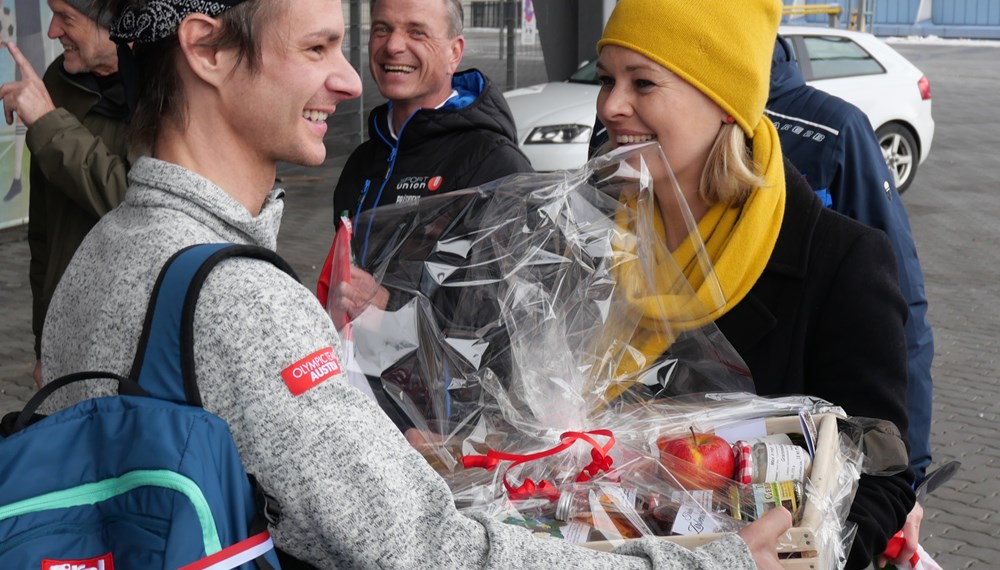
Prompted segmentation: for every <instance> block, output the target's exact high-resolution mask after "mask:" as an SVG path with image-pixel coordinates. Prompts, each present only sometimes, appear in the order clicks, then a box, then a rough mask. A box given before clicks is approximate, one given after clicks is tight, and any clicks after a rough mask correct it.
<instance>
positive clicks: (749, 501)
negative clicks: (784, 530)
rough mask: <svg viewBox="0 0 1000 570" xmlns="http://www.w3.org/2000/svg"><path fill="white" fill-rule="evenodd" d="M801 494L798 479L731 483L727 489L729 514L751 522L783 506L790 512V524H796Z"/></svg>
mask: <svg viewBox="0 0 1000 570" xmlns="http://www.w3.org/2000/svg"><path fill="white" fill-rule="evenodd" d="M803 496H804V495H803V489H802V482H800V481H775V482H773V483H751V484H750V485H733V486H732V487H730V489H729V516H731V517H732V518H734V519H736V520H738V521H747V522H753V521H755V520H757V519H759V518H760V517H762V516H763V515H764V513H766V512H767V511H769V510H771V509H773V508H776V507H785V508H786V509H788V512H790V513H792V524H797V523H798V521H799V518H800V516H801V514H802V507H803V505H804V503H803Z"/></svg>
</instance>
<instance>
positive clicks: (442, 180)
mask: <svg viewBox="0 0 1000 570" xmlns="http://www.w3.org/2000/svg"><path fill="white" fill-rule="evenodd" d="M371 9H372V24H371V37H370V38H369V40H368V53H369V65H370V68H371V73H372V77H373V78H374V79H375V83H376V84H377V85H378V88H379V92H381V93H382V96H383V97H385V98H386V99H388V100H389V101H388V102H387V103H385V104H383V105H380V106H379V107H376V108H375V109H374V110H373V111H372V113H371V115H370V116H369V118H368V140H367V141H365V142H364V143H362V144H361V146H359V147H358V148H356V149H355V150H354V152H353V153H352V154H351V156H350V158H349V159H348V160H347V163H346V165H345V166H344V170H343V173H342V174H341V176H340V180H339V181H338V183H337V189H336V191H335V192H334V195H333V206H334V213H335V216H337V217H338V219H339V216H340V215H341V214H342V213H343V212H345V211H347V212H348V213H349V216H350V217H351V218H352V219H357V217H358V214H359V213H361V212H363V211H365V210H370V209H372V208H378V207H380V206H385V205H390V204H401V203H405V202H411V201H415V200H419V199H420V198H421V197H424V196H430V195H434V194H440V193H445V192H450V191H452V190H459V189H462V188H470V187H473V186H479V185H481V184H484V183H486V182H489V181H491V180H495V179H497V178H500V177H502V176H506V175H508V174H514V173H517V172H530V171H531V170H532V168H531V163H530V162H529V161H528V159H527V158H526V157H525V156H524V154H523V153H522V152H521V150H520V149H519V148H518V146H517V129H516V127H515V125H514V118H513V117H512V116H511V113H510V109H509V108H508V106H507V102H506V101H505V100H504V98H503V95H502V94H501V93H500V91H499V89H497V88H496V87H495V86H494V85H493V84H492V83H491V82H490V80H489V79H488V78H487V77H486V76H485V75H484V74H483V73H481V72H480V71H478V70H475V69H470V70H467V71H463V72H460V73H455V71H456V70H457V69H458V66H459V64H460V63H461V61H462V54H463V53H464V51H465V38H464V37H463V36H462V22H463V12H462V5H461V2H460V1H459V0H431V1H428V0H377V1H375V2H373V3H372V8H371ZM367 219H368V220H371V218H367ZM370 225H371V224H370V222H365V223H362V224H361V226H360V227H355V228H354V231H355V234H357V235H358V236H359V238H361V239H363V236H364V235H365V234H366V233H368V232H371V227H370ZM356 226H357V225H356ZM330 257H331V258H332V255H331V256H330ZM331 258H328V259H327V266H326V267H325V268H324V270H323V271H322V272H321V273H320V287H319V289H320V290H319V293H320V298H321V300H322V301H324V302H325V301H326V294H325V292H326V287H327V282H326V280H327V279H328V278H329V264H330V261H331ZM358 261H359V262H361V263H364V261H365V260H364V259H359V260H358ZM358 281H359V280H358V279H354V280H353V283H354V287H355V288H356V289H357V290H352V291H351V292H350V293H351V294H353V295H354V298H355V300H357V301H358V302H359V303H361V304H364V303H363V301H367V300H368V299H370V298H371V297H372V292H371V288H370V287H371V283H368V282H367V280H364V279H363V278H362V279H361V281H362V283H358ZM348 297H350V295H348ZM349 302H350V301H349ZM355 304H356V303H353V302H351V303H350V305H351V306H355ZM348 312H349V313H353V311H350V310H349V311H348ZM351 316H352V317H353V316H354V315H353V314H351Z"/></svg>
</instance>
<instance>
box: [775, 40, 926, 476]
mask: <svg viewBox="0 0 1000 570" xmlns="http://www.w3.org/2000/svg"><path fill="white" fill-rule="evenodd" d="M766 113H767V116H768V117H769V118H770V119H771V120H772V121H773V122H774V126H775V128H777V130H778V135H779V136H780V138H781V149H782V151H783V152H784V153H785V156H786V157H787V158H788V159H789V160H790V161H791V162H792V164H794V165H795V167H796V168H798V169H799V171H800V172H801V173H802V175H803V176H804V177H805V179H806V182H808V183H809V186H810V187H811V188H812V189H813V190H814V191H815V192H816V194H817V195H819V197H820V199H822V200H823V203H824V204H825V205H826V206H828V207H831V208H833V209H834V210H836V211H837V212H840V213H841V214H844V215H845V216H848V217H850V218H853V219H855V220H857V221H859V222H861V223H863V224H865V225H868V226H871V227H873V228H877V229H880V230H882V231H884V232H885V233H886V235H888V236H889V241H890V242H892V248H893V251H895V253H896V262H897V264H898V265H899V286H900V289H901V290H902V292H903V296H904V297H905V298H906V302H907V304H908V305H909V316H908V319H907V322H906V345H907V374H908V377H909V382H908V387H907V394H906V401H907V413H908V415H909V417H910V426H909V432H908V440H909V444H910V465H911V466H912V467H913V471H914V473H915V474H916V478H917V482H918V483H919V482H920V480H922V479H923V477H924V474H925V472H926V470H927V467H928V465H930V463H931V444H930V431H931V399H932V379H931V360H933V358H934V336H933V333H932V331H931V325H930V323H929V322H928V320H927V296H926V295H925V293H924V274H923V271H922V270H921V268H920V260H919V259H918V258H917V248H916V246H915V245H914V243H913V235H912V233H911V232H910V222H909V218H908V217H907V215H906V209H905V208H904V207H903V203H902V201H901V200H900V198H899V194H898V193H897V192H896V187H895V185H894V183H893V179H892V176H891V175H890V173H889V169H888V167H886V164H885V160H884V159H883V158H882V150H881V148H880V146H879V144H878V140H877V139H876V137H875V132H874V131H873V130H872V126H871V123H870V122H869V121H868V117H867V116H866V115H865V114H864V112H863V111H861V109H858V108H857V107H855V106H854V105H852V104H851V103H848V102H847V101H844V100H843V99H840V98H838V97H834V96H833V95H830V94H829V93H826V92H824V91H821V90H819V89H816V88H815V87H812V86H810V85H806V82H805V79H804V78H803V77H802V73H801V72H800V71H799V67H798V65H797V64H796V63H795V58H794V53H793V52H792V48H791V46H790V44H789V43H788V41H787V40H786V39H785V38H782V37H780V36H779V37H778V38H777V41H776V42H775V45H774V56H773V58H772V60H771V90H770V94H769V95H768V101H767V109H766Z"/></svg>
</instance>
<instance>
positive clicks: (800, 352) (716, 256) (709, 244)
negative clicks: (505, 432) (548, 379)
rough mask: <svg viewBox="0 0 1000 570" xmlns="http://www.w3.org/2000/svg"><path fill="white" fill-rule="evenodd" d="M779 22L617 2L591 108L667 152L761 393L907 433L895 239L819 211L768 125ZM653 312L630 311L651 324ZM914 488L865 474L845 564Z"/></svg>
mask: <svg viewBox="0 0 1000 570" xmlns="http://www.w3.org/2000/svg"><path fill="white" fill-rule="evenodd" d="M780 17H781V2H780V0H738V1H723V0H620V1H619V2H618V4H617V6H616V7H615V9H614V12H613V13H612V15H611V18H610V20H609V21H608V24H607V27H606V28H605V30H604V34H603V36H602V38H601V40H600V42H598V51H599V54H600V57H599V62H598V71H599V78H600V81H601V84H602V87H601V91H600V95H599V96H598V102H597V114H598V117H599V118H600V120H601V122H602V123H603V124H604V125H605V126H606V127H607V130H608V137H609V142H608V145H609V146H610V147H616V146H623V145H629V144H635V143H643V142H649V141H655V142H658V143H659V144H660V146H661V147H662V148H663V151H664V154H665V156H666V158H667V160H668V162H669V164H670V167H671V169H672V171H673V174H674V175H675V177H676V181H677V183H678V185H679V186H680V190H681V193H682V194H683V196H684V199H685V200H686V201H687V204H688V207H689V209H690V211H691V214H692V215H693V216H694V219H695V221H696V222H697V224H698V233H699V234H700V236H701V238H702V239H703V240H704V242H705V246H706V251H707V252H708V254H709V257H710V258H711V261H712V264H713V266H714V272H715V277H717V281H718V284H719V285H720V286H721V290H722V296H723V297H724V299H723V300H722V302H716V301H715V300H710V299H708V297H709V296H711V295H712V293H711V292H709V291H708V289H713V290H715V291H717V290H718V288H714V287H709V286H707V285H705V286H703V287H700V288H699V282H700V281H707V280H704V279H699V278H697V276H693V278H692V276H689V281H691V283H692V286H694V287H695V290H696V294H698V295H699V296H700V297H701V296H702V295H704V296H705V297H706V299H705V301H706V306H708V307H711V308H712V309H711V314H710V315H709V317H710V318H711V319H712V320H714V321H715V323H716V324H717V325H718V327H719V329H720V330H721V331H722V332H723V333H724V334H725V335H726V337H727V338H728V339H729V341H730V342H731V343H732V344H733V346H734V347H735V348H736V350H737V351H738V352H739V353H740V355H741V356H742V357H743V359H744V360H745V362H746V364H747V366H748V367H749V370H750V373H751V374H752V376H753V379H754V384H755V386H756V389H757V393H758V394H761V395H771V394H808V395H814V396H818V397H821V398H823V399H825V400H828V401H830V402H833V403H834V404H837V405H839V406H842V407H843V408H844V410H845V411H846V412H847V413H848V414H850V415H854V416H864V417H874V418H880V419H884V420H888V421H890V422H892V423H893V424H895V426H896V427H898V429H899V431H900V433H902V434H905V432H906V427H907V418H906V411H905V401H904V397H905V396H904V395H905V393H906V347H905V341H904V333H903V326H904V322H905V315H906V304H905V302H904V301H903V298H902V296H901V294H900V292H899V288H898V285H897V280H896V270H895V262H894V258H893V253H892V249H891V247H890V245H889V241H888V239H887V238H886V237H885V235H883V234H882V233H881V232H878V231H875V230H871V229H869V228H866V227H864V226H862V225H860V224H857V223H855V222H853V221H852V220H849V219H848V218H846V217H842V216H840V215H838V214H836V213H835V212H832V211H830V210H828V209H825V208H823V207H822V205H821V204H820V202H819V200H818V199H817V198H816V197H815V196H814V194H813V192H812V191H811V190H810V189H809V187H808V185H806V184H805V182H804V180H803V179H802V177H801V175H800V174H799V173H798V172H797V171H795V169H794V167H792V166H791V165H790V164H789V163H787V162H785V161H784V159H783V157H782V155H781V149H780V146H779V141H778V136H777V132H776V131H775V129H774V126H773V125H772V124H771V122H770V121H768V120H767V119H765V118H764V104H765V101H766V100H767V90H768V83H769V75H770V62H771V54H772V51H773V47H774V39H775V37H776V35H777V29H778V23H779V21H780ZM652 175H653V178H654V184H653V188H654V194H656V196H657V198H658V203H659V204H660V216H659V217H660V218H662V226H660V227H659V231H661V232H663V235H662V237H663V239H664V241H665V243H666V244H667V246H668V247H669V248H670V250H671V252H672V255H673V256H674V258H675V260H676V261H677V262H678V265H679V266H680V267H682V268H683V267H689V266H690V267H695V266H696V265H697V264H690V265H688V264H685V262H684V260H683V259H679V257H681V252H684V251H685V250H686V246H687V244H688V242H687V238H688V236H687V235H686V233H687V232H686V229H684V228H686V227H687V226H686V224H685V223H684V220H683V214H682V213H681V212H679V211H677V209H676V208H670V207H669V205H668V204H669V203H670V200H669V196H670V195H671V193H672V192H673V186H672V185H671V180H670V178H669V175H668V173H666V172H661V173H656V172H653V173H652ZM691 271H697V269H696V267H695V268H694V269H692V270H691ZM701 289H705V290H706V291H702V290H701ZM662 306H666V305H662V304H660V305H658V304H657V303H648V302H647V304H646V305H644V306H643V307H649V308H637V310H640V311H643V310H645V311H647V313H648V314H646V317H647V318H649V319H656V318H662V316H661V315H659V314H654V311H656V310H657V309H658V307H662ZM661 338H662V335H657V334H655V333H653V332H648V331H646V332H645V334H644V331H643V330H642V327H640V330H638V331H637V332H636V334H635V335H634V336H633V338H632V345H633V346H634V347H635V348H636V349H637V350H638V351H640V352H641V353H643V354H644V355H645V357H646V360H645V362H651V361H655V360H656V359H657V358H659V357H660V356H661V355H662V354H663V353H664V351H665V350H666V349H667V348H668V347H667V344H668V342H669V341H667V340H657V339H661ZM653 366H654V367H655V366H656V365H655V364H654V365H653ZM619 371H620V372H621V368H619ZM906 464H907V460H906V457H905V454H904V456H903V457H901V458H900V462H899V463H898V464H897V465H899V466H905V465H906ZM912 481H913V475H912V472H910V471H909V470H906V471H904V472H902V473H899V474H897V475H893V476H879V477H870V476H868V475H863V476H862V480H861V485H860V488H859V490H858V493H857V496H856V499H855V501H854V503H853V505H852V508H851V514H850V516H849V520H850V521H853V522H855V523H857V524H858V534H857V537H856V540H855V542H854V545H853V548H852V549H851V553H850V556H849V559H848V562H847V568H864V567H866V566H868V564H870V563H871V561H872V559H873V556H874V555H876V554H878V553H881V552H882V551H883V550H884V549H885V547H886V544H887V542H888V539H889V537H891V536H892V535H893V534H894V533H895V532H896V531H897V530H899V529H900V528H901V527H902V526H903V522H904V520H905V518H906V515H907V513H908V512H909V511H910V509H911V508H912V506H913V504H914V494H913V491H912V489H911V484H912Z"/></svg>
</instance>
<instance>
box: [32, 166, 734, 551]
mask: <svg viewBox="0 0 1000 570" xmlns="http://www.w3.org/2000/svg"><path fill="white" fill-rule="evenodd" d="M130 182H131V186H130V188H129V190H128V193H127V195H126V198H125V202H124V203H123V204H122V205H121V206H120V207H119V208H117V209H116V210H114V211H113V212H111V213H110V214H108V215H107V216H105V217H104V218H103V219H102V220H101V222H100V223H99V224H98V225H97V226H96V227H95V228H94V230H93V231H92V232H91V233H90V234H89V235H88V236H87V238H86V240H85V241H84V242H83V244H82V246H81V247H80V249H79V250H78V251H77V253H76V256H75V257H74V258H73V261H72V263H71V264H70V266H69V269H68V270H67V272H66V274H65V276H64V277H63V279H62V281H61V283H60V285H59V287H58V288H57V290H56V292H55V296H54V297H53V300H52V304H51V307H50V308H49V313H48V319H47V321H46V325H45V336H44V338H43V343H42V353H43V355H42V356H43V362H44V367H43V370H44V371H45V376H46V380H51V379H53V378H56V377H58V376H61V375H63V374H66V373H69V372H74V371H80V370H109V371H112V372H117V373H119V374H127V373H128V370H129V368H130V365H131V362H132V358H133V354H134V352H135V348H136V344H137V342H138V336H139V331H140V330H141V328H142V319H143V316H144V314H145V310H146V304H147V300H148V298H149V295H150V292H151V290H152V288H153V282H154V280H155V279H156V276H157V274H158V272H159V270H160V267H161V266H162V265H163V263H164V262H165V261H166V260H167V258H169V257H170V255H172V254H173V253H175V252H176V251H177V250H179V249H180V248H182V247H184V246H187V245H191V244H196V243H204V242H220V241H228V242H235V243H245V244H257V245H261V246H264V247H267V248H271V249H274V248H275V242H276V238H277V234H278V223H279V221H280V218H281V212H282V201H281V193H280V191H276V192H274V193H272V195H271V196H270V197H269V198H268V199H267V201H266V203H265V205H264V208H263V209H262V211H261V213H260V214H259V215H258V216H257V217H256V218H254V217H252V216H250V214H249V213H248V212H247V210H246V209H245V208H243V207H242V206H241V205H240V204H239V203H237V202H236V201H235V200H234V199H233V198H231V197H230V196H229V195H227V194H226V193H225V192H223V191H222V190H221V189H220V188H218V187H217V186H215V185H214V184H212V183H211V182H209V181H208V180H206V179H204V178H202V177H200V176H197V175H195V174H194V173H192V172H190V171H188V170H185V169H183V168H180V167H178V166H176V165H172V164H169V163H165V162H162V161H158V160H154V159H151V158H142V159H140V160H139V161H138V162H136V163H135V165H134V167H133V168H132V172H131V174H130ZM324 347H333V349H334V351H335V352H336V353H337V354H338V355H339V354H340V341H339V339H338V337H337V334H336V332H335V330H334V328H333V325H332V323H331V321H330V319H329V318H328V317H327V315H326V313H325V312H324V310H323V309H322V308H321V307H320V305H319V303H318V302H317V301H316V299H315V298H314V297H313V295H312V293H311V292H310V291H309V290H307V289H306V288H305V287H303V286H302V285H300V284H298V283H296V282H295V281H294V280H293V279H291V278H290V277H288V276H287V275H285V274H284V273H282V272H281V271H280V270H278V269H276V268H275V267H273V266H271V265H270V264H267V263H263V262H259V261H254V260H248V259H233V260H229V261H225V262H223V263H222V264H220V265H219V266H218V267H217V268H216V269H215V271H213V273H212V274H211V276H210V277H209V279H208V281H207V282H206V283H205V286H204V288H203V289H202V292H201V297H200V299H199V301H198V305H197V309H196V311H195V366H196V370H197V374H198V384H199V387H200V390H201V394H202V398H203V402H204V405H205V408H206V409H207V410H209V411H211V412H213V413H215V414H217V415H219V416H220V417H222V418H223V419H225V420H226V421H227V422H229V425H230V426H231V428H232V432H233V434H234V437H235V439H236V444H237V446H238V448H239V451H240V455H241V456H242V458H243V461H244V463H245V466H246V469H247V471H249V472H251V473H254V474H255V475H256V476H257V477H258V479H259V480H260V481H261V483H262V484H263V485H264V487H265V488H266V489H268V490H269V491H270V492H271V493H272V494H274V495H275V496H276V497H277V499H278V500H279V501H280V503H281V505H282V506H283V518H282V520H281V523H280V524H279V525H278V527H277V528H275V529H273V535H274V541H275V543H276V544H277V545H278V546H279V547H281V548H283V549H285V550H287V551H288V552H290V553H291V554H294V555H295V556H298V557H299V558H301V559H303V560H307V561H310V562H312V563H313V564H316V565H317V566H319V567H321V568H402V569H411V568H580V569H587V568H648V567H650V566H652V567H656V568H670V569H681V568H683V569H710V568H711V569H725V570H741V569H751V568H754V565H753V561H752V559H751V558H750V555H749V552H748V550H747V548H746V545H745V544H744V543H743V541H742V540H740V539H739V538H738V537H735V536H727V537H726V538H724V539H722V540H719V541H716V542H715V543H712V544H711V545H709V546H707V547H704V548H702V549H699V550H697V551H689V550H686V549H683V548H680V547H677V546H675V545H673V544H670V543H667V542H664V541H654V540H644V541H637V542H634V543H631V544H629V545H627V546H626V547H625V549H623V550H621V551H620V552H622V553H627V554H631V555H633V556H620V555H616V554H606V553H598V552H593V551H589V550H585V549H582V548H579V547H576V546H573V545H570V544H565V543H563V542H561V541H557V540H538V539H535V538H532V537H531V536H530V535H529V533H528V532H527V531H525V530H524V529H520V528H516V527H513V526H508V525H504V524H502V523H499V522H497V521H494V520H490V519H486V518H470V517H466V516H464V515H462V514H460V513H458V512H457V511H456V510H455V507H454V505H453V503H452V498H451V493H450V492H449V490H448V487H447V486H446V485H445V483H444V481H443V480H442V479H441V478H440V477H439V476H438V475H437V474H436V473H435V472H434V471H433V470H432V469H431V468H430V467H429V466H428V465H427V463H426V462H425V461H424V460H423V459H422V458H421V456H420V455H419V454H418V453H417V452H416V451H414V450H413V449H412V448H411V447H410V446H409V445H407V443H406V441H405V440H404V439H403V437H402V435H401V434H400V433H399V431H398V430H397V429H396V428H395V427H394V426H393V424H392V423H391V422H390V421H389V420H388V418H387V417H386V416H385V415H384V414H383V413H382V411H381V410H380V409H379V408H378V407H377V406H376V405H375V404H374V403H373V402H372V401H371V400H369V399H368V398H366V397H365V396H363V395H362V394H361V393H360V392H358V391H357V390H355V389H354V388H352V387H350V386H349V385H348V384H346V381H345V380H344V378H343V377H340V376H338V377H334V378H332V379H330V380H327V381H325V382H323V383H321V384H319V385H317V386H315V387H314V388H312V389H310V390H308V391H306V392H304V393H303V394H301V395H299V396H297V397H296V396H293V395H292V394H291V392H290V390H289V388H288V387H286V385H285V382H284V381H283V380H282V377H281V371H282V370H283V369H285V368H286V367H288V366H289V365H291V364H293V363H295V362H298V361H300V360H302V359H303V358H304V357H306V356H308V355H311V354H313V353H315V352H316V351H318V350H320V349H322V348H324ZM96 384H97V383H93V384H91V385H89V386H83V385H77V386H70V387H68V388H67V389H65V390H63V391H61V392H60V393H58V394H57V396H59V395H60V394H63V396H64V397H63V398H62V399H61V401H59V402H56V405H57V406H59V407H61V406H65V405H68V404H69V403H70V402H73V401H76V400H79V399H82V398H84V397H88V396H94V395H98V394H107V393H110V387H108V386H98V385H96ZM74 389H75V390H76V391H75V392H74Z"/></svg>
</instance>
